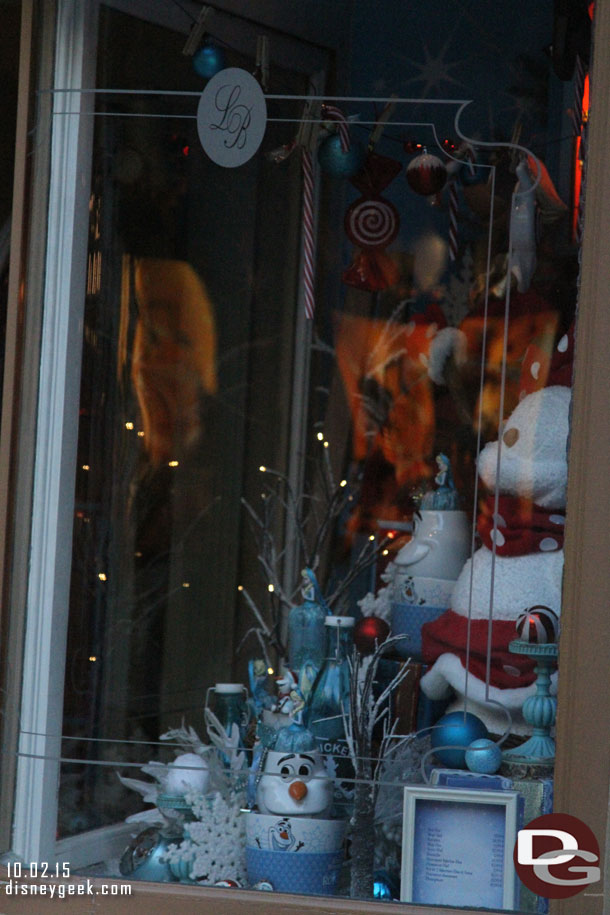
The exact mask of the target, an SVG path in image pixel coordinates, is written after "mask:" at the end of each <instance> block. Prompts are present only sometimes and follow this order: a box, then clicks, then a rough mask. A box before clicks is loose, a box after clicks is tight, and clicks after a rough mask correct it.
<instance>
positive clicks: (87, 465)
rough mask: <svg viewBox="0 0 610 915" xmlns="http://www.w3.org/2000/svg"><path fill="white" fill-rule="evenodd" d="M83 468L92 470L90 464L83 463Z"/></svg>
mask: <svg viewBox="0 0 610 915" xmlns="http://www.w3.org/2000/svg"><path fill="white" fill-rule="evenodd" d="M83 470H91V468H90V467H89V464H83Z"/></svg>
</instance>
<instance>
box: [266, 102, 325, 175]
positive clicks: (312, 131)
mask: <svg viewBox="0 0 610 915" xmlns="http://www.w3.org/2000/svg"><path fill="white" fill-rule="evenodd" d="M320 110H321V109H320V102H319V101H318V100H317V99H310V100H309V101H307V102H306V103H305V107H304V108H303V114H302V115H301V121H300V123H299V129H298V131H297V134H296V136H295V138H294V140H292V141H291V142H290V143H286V145H285V146H279V147H278V148H277V149H272V150H271V151H270V152H268V153H267V158H268V159H269V160H270V161H271V162H275V163H276V164H277V163H279V162H283V161H284V159H287V158H288V156H289V155H290V154H291V153H293V152H294V150H295V149H297V148H299V147H300V148H301V149H307V150H309V152H310V153H312V154H313V153H315V151H316V147H317V145H318V138H319V134H320V130H321V127H322V124H321V121H320Z"/></svg>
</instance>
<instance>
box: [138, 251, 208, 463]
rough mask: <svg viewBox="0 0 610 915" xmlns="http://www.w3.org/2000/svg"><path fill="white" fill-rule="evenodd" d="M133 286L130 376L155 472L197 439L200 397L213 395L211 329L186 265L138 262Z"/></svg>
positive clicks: (199, 287) (204, 299)
mask: <svg viewBox="0 0 610 915" xmlns="http://www.w3.org/2000/svg"><path fill="white" fill-rule="evenodd" d="M134 285H135V294H136V302H137V306H138V320H137V323H136V328H135V334H134V341H133V358H132V366H131V377H132V381H133V384H134V388H135V391H136V396H137V398H138V404H139V407H140V412H141V419H142V431H143V432H144V435H143V444H144V448H145V449H146V452H147V454H148V456H149V458H150V461H151V463H152V464H153V465H154V466H159V465H160V464H162V463H165V462H169V461H173V460H176V455H180V454H183V453H184V452H185V450H188V448H190V447H191V446H193V445H194V444H195V443H196V442H197V440H198V439H199V437H200V434H201V431H202V430H201V415H200V408H201V395H202V393H205V394H215V393H216V390H217V377H216V328H215V323H214V315H213V311H212V304H211V302H210V299H209V296H208V294H207V292H206V289H205V286H204V285H203V282H202V281H201V279H200V278H199V276H198V275H197V273H196V272H195V270H194V269H193V268H192V267H191V265H190V264H188V263H186V262H185V261H176V260H165V259H160V258H148V257H142V258H138V259H137V260H136V261H135V268H134Z"/></svg>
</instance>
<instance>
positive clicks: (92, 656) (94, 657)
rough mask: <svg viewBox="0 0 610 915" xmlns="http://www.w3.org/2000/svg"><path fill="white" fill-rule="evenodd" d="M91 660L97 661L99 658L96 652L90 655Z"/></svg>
mask: <svg viewBox="0 0 610 915" xmlns="http://www.w3.org/2000/svg"><path fill="white" fill-rule="evenodd" d="M89 660H90V661H97V658H96V656H95V655H94V654H92V655H89Z"/></svg>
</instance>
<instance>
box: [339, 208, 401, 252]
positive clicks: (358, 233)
mask: <svg viewBox="0 0 610 915" xmlns="http://www.w3.org/2000/svg"><path fill="white" fill-rule="evenodd" d="M398 227H399V215H398V210H397V209H396V207H395V206H394V204H392V203H390V202H389V201H388V200H384V199H383V198H382V197H368V198H366V199H365V198H360V200H356V201H355V202H354V203H352V205H351V206H350V207H349V208H348V210H347V212H346V214H345V232H346V234H347V237H348V238H349V239H350V241H352V242H353V243H354V244H355V245H358V247H360V248H385V247H386V246H387V245H389V244H390V242H393V241H394V239H395V238H396V236H397V235H398Z"/></svg>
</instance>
